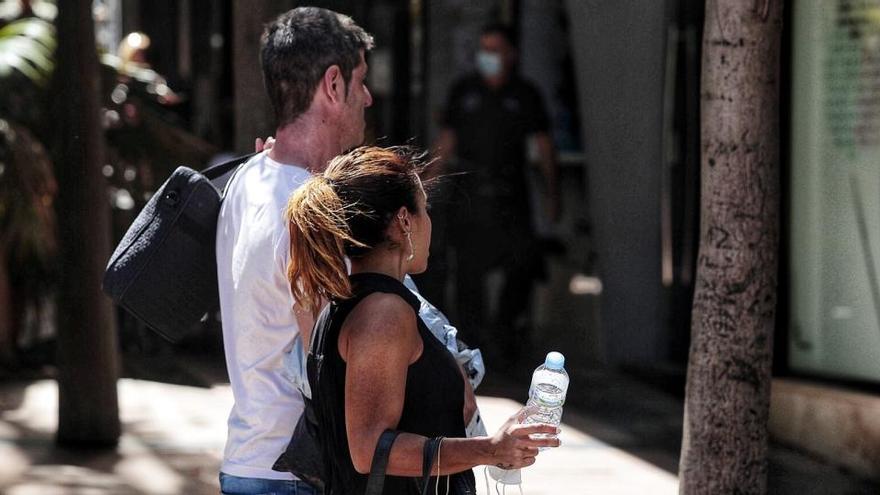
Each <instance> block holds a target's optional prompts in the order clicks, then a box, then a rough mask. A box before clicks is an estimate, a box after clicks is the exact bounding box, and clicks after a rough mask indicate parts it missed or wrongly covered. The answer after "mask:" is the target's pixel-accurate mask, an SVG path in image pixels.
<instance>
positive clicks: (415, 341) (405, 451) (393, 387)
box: [286, 147, 559, 494]
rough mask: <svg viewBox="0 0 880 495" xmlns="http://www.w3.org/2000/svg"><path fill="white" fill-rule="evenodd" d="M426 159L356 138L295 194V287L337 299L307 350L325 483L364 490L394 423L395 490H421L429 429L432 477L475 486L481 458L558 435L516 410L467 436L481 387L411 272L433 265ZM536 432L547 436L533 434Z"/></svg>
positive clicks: (313, 296)
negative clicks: (422, 305)
mask: <svg viewBox="0 0 880 495" xmlns="http://www.w3.org/2000/svg"><path fill="white" fill-rule="evenodd" d="M420 168H421V161H420V157H419V156H416V155H414V154H413V153H412V152H411V151H410V150H408V149H406V148H390V149H383V148H376V147H363V148H358V149H356V150H354V151H351V152H349V153H347V154H345V155H342V156H339V157H337V158H335V159H333V160H332V161H331V162H330V164H329V165H328V166H327V168H326V170H325V171H324V172H323V173H322V174H320V175H316V176H314V177H312V178H311V179H310V180H309V181H308V182H306V183H305V184H304V185H303V186H302V187H300V188H299V189H297V191H296V192H295V193H294V194H293V196H292V197H291V199H290V201H289V203H288V207H287V211H286V218H287V219H288V221H289V223H290V231H291V236H290V237H291V260H290V266H289V269H288V276H289V279H290V282H291V286H292V289H293V291H294V297H295V299H296V300H297V301H299V302H300V303H301V304H302V305H303V306H302V307H303V308H305V309H306V310H309V311H312V312H314V313H317V312H318V311H319V309H320V307H321V306H322V304H323V302H324V301H325V300H329V302H330V304H329V305H327V307H326V308H324V310H323V311H322V312H321V315H320V317H319V318H318V321H317V323H316V325H315V329H314V332H313V335H312V341H313V344H312V350H311V353H310V355H309V360H310V364H309V367H310V370H314V369H317V370H318V371H317V372H316V373H314V374H312V373H310V377H309V378H310V386H311V390H312V400H313V405H314V407H315V410H316V413H317V416H318V418H319V431H320V438H319V440H320V444H321V449H322V456H323V459H324V465H325V466H327V467H328V468H329V473H328V475H327V477H328V479H326V480H325V490H326V493H327V494H340V493H345V494H352V493H363V492H364V490H365V487H366V484H367V473H369V471H370V467H371V464H372V459H373V454H374V451H375V450H376V446H377V442H378V440H379V438H380V436H381V435H382V433H383V432H384V431H385V430H388V429H391V430H396V431H397V432H399V434H398V436H397V438H396V441H395V442H394V443H393V446H392V448H391V450H390V454H389V457H388V464H387V474H388V477H387V478H386V480H385V485H384V491H383V493H389V494H390V493H394V494H408V493H420V488H421V487H419V486H418V483H417V482H416V481H415V480H416V478H417V477H420V476H421V475H422V474H423V472H425V470H424V469H423V451H424V448H425V446H426V442H429V441H431V440H432V439H433V444H434V445H437V444H439V449H438V450H437V453H436V456H435V457H434V459H435V460H434V461H433V462H432V464H431V466H430V468H429V469H430V473H431V474H432V475H433V476H434V478H432V479H431V480H430V482H431V484H432V485H434V484H438V486H439V487H440V491H441V492H447V490H449V491H448V493H457V494H465V493H475V491H474V489H473V487H474V477H473V473H472V471H471V468H473V467H475V466H478V465H483V464H485V465H495V466H499V467H502V468H505V469H513V468H520V467H525V466H529V465H531V464H532V463H534V462H535V456H536V455H537V454H538V448H539V447H555V446H558V445H559V440H558V439H557V438H555V437H554V436H553V435H555V434H556V433H557V431H558V430H557V428H556V427H555V426H552V425H541V424H537V425H534V424H533V425H522V424H518V422H517V421H516V418H511V419H510V420H508V422H507V423H506V424H505V425H504V426H503V427H502V428H501V429H500V430H499V431H498V432H497V433H496V434H495V435H493V436H491V437H477V438H465V425H466V424H467V423H468V421H469V420H470V417H469V416H470V415H472V414H473V407H467V408H466V407H465V403H466V402H467V401H466V400H465V395H466V394H468V393H470V394H472V393H473V392H472V391H471V390H470V388H468V387H466V386H465V381H466V379H465V377H464V375H463V373H462V371H461V369H460V367H459V366H458V364H457V363H456V362H455V360H454V359H453V358H452V356H451V354H450V353H449V352H448V351H447V350H446V348H445V347H443V345H442V344H440V342H439V341H438V340H437V339H436V338H434V337H433V336H432V335H431V334H430V332H429V331H428V329H427V328H426V327H425V325H424V323H423V322H422V321H421V320H420V319H419V318H418V307H419V302H418V299H417V298H416V297H415V296H414V295H413V294H412V293H411V292H410V291H409V290H408V289H407V288H406V287H405V286H404V285H403V283H402V280H403V278H404V276H405V275H406V274H408V273H409V274H412V273H421V272H423V271H425V269H426V268H427V264H428V254H429V248H430V242H431V219H430V217H429V215H428V211H427V204H426V200H427V197H426V195H425V191H424V188H423V187H422V183H421V181H420V179H419V176H418V172H419V170H420ZM346 259H349V260H350V262H351V275H349V272H348V267H347V264H346ZM316 361H320V365H319V366H315V364H316ZM536 433H537V434H541V433H543V434H549V435H545V436H544V438H531V437H530V435H532V434H536ZM429 445H430V444H429ZM438 478H439V479H438Z"/></svg>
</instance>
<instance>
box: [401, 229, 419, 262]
mask: <svg viewBox="0 0 880 495" xmlns="http://www.w3.org/2000/svg"><path fill="white" fill-rule="evenodd" d="M404 235H406V240H407V241H409V256H407V257H406V261H412V260H413V259H415V257H416V250H415V248H413V243H412V232H410V231H406V232H405V233H404Z"/></svg>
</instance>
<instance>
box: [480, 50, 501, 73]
mask: <svg viewBox="0 0 880 495" xmlns="http://www.w3.org/2000/svg"><path fill="white" fill-rule="evenodd" d="M477 71H478V72H479V73H480V75H482V76H483V77H496V76H498V75H499V74H501V55H498V54H497V53H492V52H487V51H484V50H480V51H478V52H477Z"/></svg>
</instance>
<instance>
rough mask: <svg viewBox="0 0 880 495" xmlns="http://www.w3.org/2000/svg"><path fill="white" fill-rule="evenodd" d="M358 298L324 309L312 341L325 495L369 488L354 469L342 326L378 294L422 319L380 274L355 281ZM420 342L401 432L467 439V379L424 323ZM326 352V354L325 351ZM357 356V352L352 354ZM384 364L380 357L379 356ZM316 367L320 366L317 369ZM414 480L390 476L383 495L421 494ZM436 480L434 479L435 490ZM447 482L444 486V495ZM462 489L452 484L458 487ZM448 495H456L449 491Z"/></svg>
mask: <svg viewBox="0 0 880 495" xmlns="http://www.w3.org/2000/svg"><path fill="white" fill-rule="evenodd" d="M350 279H351V282H352V289H353V292H354V297H352V298H351V299H347V300H344V301H334V302H332V303H331V304H330V305H328V307H327V308H325V309H324V311H323V312H322V314H321V316H320V317H319V319H318V322H317V323H316V325H315V332H314V334H313V335H312V339H313V341H314V342H313V346H312V353H311V354H310V356H309V359H310V360H311V361H312V362H311V363H310V373H309V382H310V385H311V388H312V400H313V405H314V406H315V410H316V412H317V416H318V418H319V422H320V428H319V429H320V431H321V433H320V435H321V448H322V455H323V458H324V464H325V466H326V467H327V468H328V469H329V479H328V480H326V485H325V494H326V495H335V494H361V493H364V491H365V490H366V486H367V475H362V474H359V473H358V472H357V471H355V469H354V465H353V464H352V461H351V455H350V452H349V448H348V437H347V435H346V431H345V369H346V364H345V361H343V360H342V357H341V356H340V355H339V349H338V345H337V344H338V341H339V332H340V330H341V328H342V324H343V323H344V322H345V319H346V318H347V317H348V315H349V313H351V311H352V310H353V309H354V308H355V306H357V305H358V303H360V302H361V301H362V300H363V299H364V298H365V297H367V296H368V295H370V294H372V293H374V292H384V293H391V294H397V295H398V296H400V297H401V298H403V299H404V300H405V301H406V302H407V303H409V305H410V306H412V308H413V311H415V312H416V314H417V315H418V310H419V300H418V298H417V297H416V296H415V295H414V294H413V293H412V292H410V291H409V289H407V288H406V286H404V285H403V284H402V283H401V282H400V281H398V280H396V279H394V278H392V277H389V276H386V275H382V274H377V273H360V274H355V275H351V277H350ZM416 321H417V326H418V332H419V336H421V338H422V342H423V351H422V354H421V356H419V358H418V359H417V360H416V361H415V362H414V363H413V364H411V365H410V366H409V368H408V370H407V373H406V391H405V397H404V401H403V411H402V413H401V416H400V422H399V423H398V424H397V426H396V428H395V429H397V430H399V431H401V432H407V433H415V434H419V435H424V436H426V437H436V436H444V437H464V436H465V424H464V418H463V409H464V378H463V377H462V374H461V372H460V371H459V368H458V364H457V363H456V361H455V359H454V358H453V357H452V355H451V354H450V353H449V351H447V350H446V348H445V347H444V346H443V345H442V344H441V343H440V341H439V340H437V338H435V337H434V336H433V335H432V334H431V332H430V331H429V330H428V328H427V327H426V326H425V324H424V323H423V322H422V320H421V318H416ZM321 349H323V351H322V350H321ZM354 352H356V351H354ZM376 358H377V359H381V356H377V357H376ZM316 361H319V362H320V364H319V365H318V366H315V365H316ZM453 477H464V478H465V479H463V480H458V481H465V482H466V484H467V485H468V486H474V475H473V472H472V471H471V470H467V471H464V472H462V473H458V474H456V475H453ZM415 480H416V478H407V477H398V476H386V477H385V487H384V490H383V493H384V494H419V493H420V490H419V487H418V483H416V481H415ZM434 481H435V478H431V483H432V484H433V483H434ZM445 483H446V480H445V479H441V480H440V485H441V488H443V489H444V491H445V488H444V487H445ZM460 484H461V483H454V484H453V486H455V485H460ZM450 493H455V490H451V491H450Z"/></svg>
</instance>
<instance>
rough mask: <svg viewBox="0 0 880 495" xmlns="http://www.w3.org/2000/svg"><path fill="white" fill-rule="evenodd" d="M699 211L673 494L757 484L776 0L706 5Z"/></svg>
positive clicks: (770, 227) (770, 258) (768, 302)
mask: <svg viewBox="0 0 880 495" xmlns="http://www.w3.org/2000/svg"><path fill="white" fill-rule="evenodd" d="M705 19H706V20H705V30H704V37H703V75H702V77H703V79H702V91H701V102H702V114H701V120H702V139H701V145H702V147H701V149H702V190H701V191H702V216H701V226H700V252H699V256H698V261H697V281H696V289H695V290H696V292H695V294H694V307H693V320H692V328H691V334H692V336H691V339H692V341H691V348H690V360H689V364H688V375H687V392H686V398H685V413H684V437H683V440H682V453H681V463H680V468H679V469H680V493H683V494H706V493H711V494H728V493H737V494H761V493H766V490H767V417H768V413H769V400H770V367H771V357H772V341H773V330H774V317H775V311H776V277H777V257H778V238H779V104H778V93H779V51H780V49H779V42H780V31H781V27H782V0H756V1H751V2H743V1H741V0H707V2H706V17H705Z"/></svg>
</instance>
